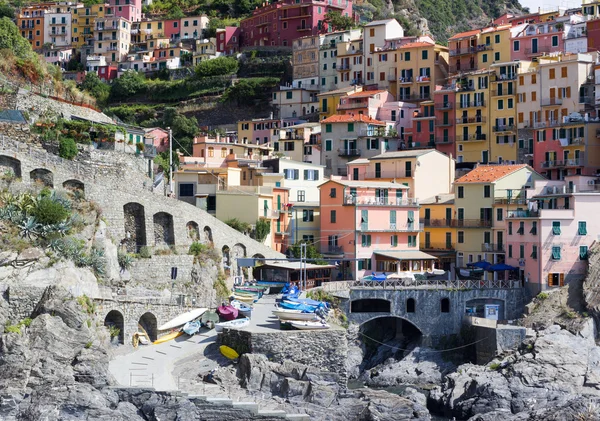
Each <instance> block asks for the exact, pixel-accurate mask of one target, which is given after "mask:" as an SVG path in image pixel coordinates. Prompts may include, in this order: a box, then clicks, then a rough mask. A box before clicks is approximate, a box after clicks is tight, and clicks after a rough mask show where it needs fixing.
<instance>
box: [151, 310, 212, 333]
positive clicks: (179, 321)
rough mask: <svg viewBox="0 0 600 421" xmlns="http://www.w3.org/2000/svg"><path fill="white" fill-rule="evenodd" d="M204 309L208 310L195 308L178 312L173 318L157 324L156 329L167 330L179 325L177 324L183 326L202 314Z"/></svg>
mask: <svg viewBox="0 0 600 421" xmlns="http://www.w3.org/2000/svg"><path fill="white" fill-rule="evenodd" d="M206 310H208V309H207V308H195V309H193V310H191V311H188V312H187V313H183V314H180V315H179V316H177V317H175V318H174V319H172V320H169V321H168V322H167V323H165V324H164V325H161V326H159V327H158V330H169V329H175V328H176V327H179V326H183V325H184V324H186V323H187V322H191V321H192V320H194V319H197V318H198V317H200V316H202V315H203V314H204V313H205V312H206Z"/></svg>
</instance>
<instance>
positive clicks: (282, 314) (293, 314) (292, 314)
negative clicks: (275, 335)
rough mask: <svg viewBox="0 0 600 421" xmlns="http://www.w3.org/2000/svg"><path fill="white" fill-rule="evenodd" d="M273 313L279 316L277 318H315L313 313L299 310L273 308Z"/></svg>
mask: <svg viewBox="0 0 600 421" xmlns="http://www.w3.org/2000/svg"><path fill="white" fill-rule="evenodd" d="M273 314H274V315H275V316H277V317H278V318H279V320H317V315H316V314H315V313H302V312H301V311H295V310H291V311H283V310H273Z"/></svg>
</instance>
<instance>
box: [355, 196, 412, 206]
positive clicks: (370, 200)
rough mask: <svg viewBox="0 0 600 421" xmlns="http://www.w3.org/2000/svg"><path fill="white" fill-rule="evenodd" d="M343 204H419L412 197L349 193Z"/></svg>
mask: <svg viewBox="0 0 600 421" xmlns="http://www.w3.org/2000/svg"><path fill="white" fill-rule="evenodd" d="M343 204H344V205H350V206H354V205H360V206H407V207H415V206H419V200H418V199H414V198H412V197H405V198H402V199H395V198H385V197H356V196H351V195H346V196H344V202H343Z"/></svg>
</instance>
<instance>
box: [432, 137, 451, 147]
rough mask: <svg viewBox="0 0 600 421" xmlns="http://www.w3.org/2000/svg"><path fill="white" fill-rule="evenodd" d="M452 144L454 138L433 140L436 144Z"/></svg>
mask: <svg viewBox="0 0 600 421" xmlns="http://www.w3.org/2000/svg"><path fill="white" fill-rule="evenodd" d="M452 142H454V138H453V137H443V136H442V137H436V138H435V143H436V144H438V145H439V144H442V145H443V144H445V143H452Z"/></svg>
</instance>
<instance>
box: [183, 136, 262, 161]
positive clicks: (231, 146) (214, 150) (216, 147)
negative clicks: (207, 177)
mask: <svg viewBox="0 0 600 421" xmlns="http://www.w3.org/2000/svg"><path fill="white" fill-rule="evenodd" d="M272 150H273V148H271V147H269V146H268V145H253V144H251V143H248V142H243V141H239V143H238V138H237V136H235V135H233V134H228V135H226V136H220V135H218V134H217V135H216V136H215V137H211V136H209V135H207V134H202V135H200V136H197V137H195V138H194V143H193V145H192V156H188V157H181V158H180V160H181V163H182V166H183V167H184V168H207V167H209V168H225V167H228V166H230V164H231V165H233V166H237V161H238V160H246V161H257V162H259V161H262V160H263V159H268V158H271V157H272V155H271V152H272Z"/></svg>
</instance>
